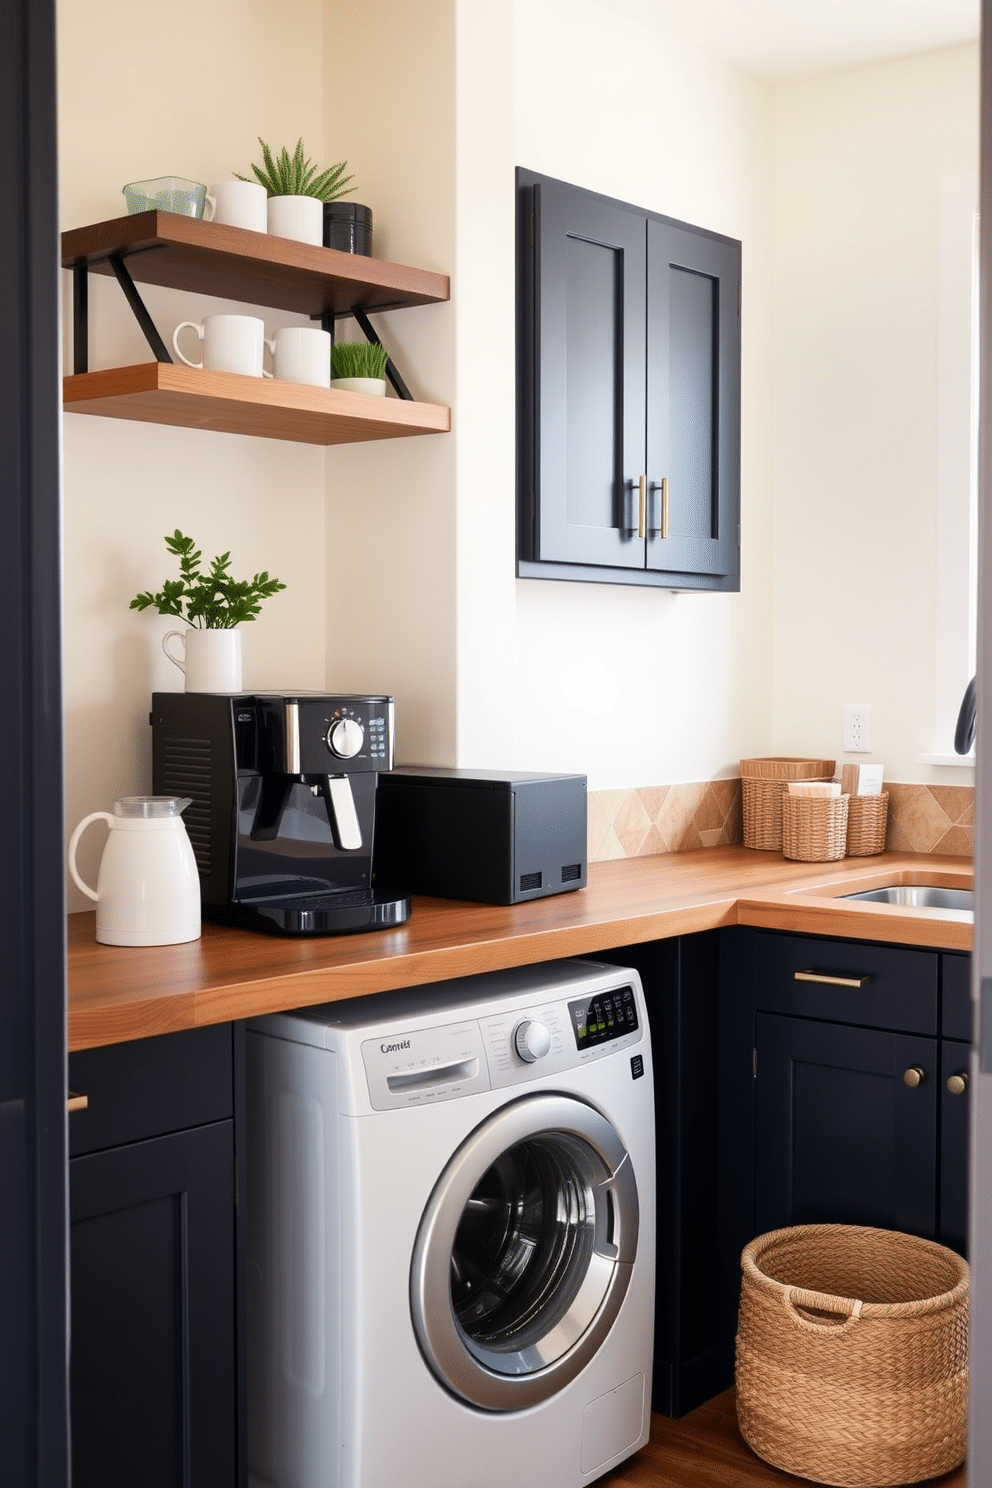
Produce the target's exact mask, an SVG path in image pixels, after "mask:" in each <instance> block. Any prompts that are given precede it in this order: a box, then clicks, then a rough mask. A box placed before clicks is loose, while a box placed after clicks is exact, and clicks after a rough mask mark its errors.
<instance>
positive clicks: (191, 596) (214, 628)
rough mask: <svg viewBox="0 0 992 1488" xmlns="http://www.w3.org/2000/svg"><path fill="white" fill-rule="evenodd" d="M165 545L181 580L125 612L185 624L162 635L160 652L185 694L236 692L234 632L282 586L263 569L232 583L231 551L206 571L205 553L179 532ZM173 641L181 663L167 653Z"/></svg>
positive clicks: (138, 599) (139, 597)
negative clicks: (177, 645) (179, 649)
mask: <svg viewBox="0 0 992 1488" xmlns="http://www.w3.org/2000/svg"><path fill="white" fill-rule="evenodd" d="M165 546H166V547H167V548H168V550H169V552H170V553H172V554H174V555H175V556H176V557H177V558H178V559H179V578H178V579H166V581H165V583H164V584H163V585H162V588H161V589H159V590H158V592H157V593H152V591H151V590H150V589H146V590H144V591H143V592H142V593H140V594H136V595H135V596H134V598H133V599H132V601H131V603H130V606H129V608H130V609H132V610H149V609H155V610H158V612H159V614H160V615H175V616H177V617H178V618H179V619H181V620H185V621H186V624H187V625H188V626H189V629H188V630H185V631H182V630H170V631H167V632H166V634H165V635H164V636H163V637H162V650H163V651H164V652H165V654H166V656H167V657H168V658H169V660H170V661H171V662H173V663H174V665H175V666H177V667H178V668H179V670H180V671H181V672H182V673H183V674H184V676H185V678H186V691H187V692H240V690H241V632H240V630H239V629H238V628H237V627H238V626H240V625H243V624H246V623H247V622H248V621H249V620H254V619H255V617H256V615H258V613H259V611H260V610H261V608H262V601H263V600H264V599H268V598H269V597H270V596H271V595H273V594H276V593H278V591H279V590H280V589H285V587H286V585H285V584H284V583H282V582H281V580H279V579H273V578H270V577H269V574H268V571H267V570H263V572H262V573H257V574H255V575H254V577H253V578H251V579H234V578H232V577H231V574H230V572H229V570H230V567H231V555H230V553H229V552H228V553H220V554H219V555H218V556H217V557H216V558H213V559H211V562H210V567H209V569H207V571H206V572H204V571H203V569H202V567H201V559H202V557H203V554H202V553H201V552H200V550H199V548H197V546H196V544H195V542H194V540H193V538H191V537H186V536H185V535H184V534H183V533H182V532H180V531H179V528H178V527H177V528H176V530H175V532H174V533H173V534H172V536H171V537H167V538H166V539H165ZM173 636H176V637H178V639H179V642H180V644H181V645H182V648H183V657H182V659H180V658H179V657H178V656H176V655H175V654H174V653H173V652H172V651H170V650H169V645H168V643H169V641H170V640H171V638H172V637H173Z"/></svg>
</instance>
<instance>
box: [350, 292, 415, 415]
mask: <svg viewBox="0 0 992 1488" xmlns="http://www.w3.org/2000/svg"><path fill="white" fill-rule="evenodd" d="M351 313H352V315H353V316H354V317H355V320H356V321H357V322H358V325H359V328H360V329H361V331H362V334H363V335H364V337H365V339H366V340H367V341H371V342H372V344H373V345H374V346H381V345H382V342H381V341H380V340H379V337H378V336H377V335H376V333H375V331H374V330H373V329H372V322H371V321H370V320H369V318H368V316H367V315H366V314H365V311H364V310H361V309H359V307H358V306H357V305H356V306H355V308H354V310H352V312H351ZM386 376H387V377H388V378H389V380H390V382H391V383H392V384H393V387H394V388H395V389H396V392H397V394H398V395H399V397H401V398H405V399H406V401H407V402H408V403H412V402H413V401H414V398H413V394H412V393H411V391H410V389H409V388H408V387H407V385H406V383H405V382H404V381H403V379H402V377H401V376H400V374H399V372H397V370H396V368H395V366H394V365H393V360H392V357H387V358H386Z"/></svg>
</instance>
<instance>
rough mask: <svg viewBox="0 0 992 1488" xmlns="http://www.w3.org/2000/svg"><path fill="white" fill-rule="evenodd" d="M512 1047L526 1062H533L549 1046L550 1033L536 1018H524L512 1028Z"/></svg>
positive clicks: (545, 1051)
mask: <svg viewBox="0 0 992 1488" xmlns="http://www.w3.org/2000/svg"><path fill="white" fill-rule="evenodd" d="M513 1047H514V1048H515V1049H516V1051H517V1053H518V1054H519V1055H520V1058H521V1059H523V1060H524V1061H525V1062H526V1063H527V1064H534V1063H535V1062H536V1061H537V1060H538V1059H543V1058H544V1056H545V1054H547V1052H548V1050H549V1049H550V1048H551V1034H550V1033H549V1032H548V1030H547V1029H546V1028H545V1026H544V1024H543V1023H538V1021H537V1020H536V1018H525V1019H524V1021H523V1022H522V1023H518V1024H517V1026H516V1028H515V1029H514V1030H513Z"/></svg>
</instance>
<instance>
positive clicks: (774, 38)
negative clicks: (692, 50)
mask: <svg viewBox="0 0 992 1488" xmlns="http://www.w3.org/2000/svg"><path fill="white" fill-rule="evenodd" d="M601 3H603V4H605V5H607V6H608V7H609V8H610V9H612V10H616V11H618V12H620V13H622V14H624V15H628V16H632V17H634V18H636V19H637V20H639V21H641V22H643V23H644V24H645V25H649V26H656V27H657V28H658V30H659V31H664V32H666V33H667V34H668V35H670V36H675V37H677V38H678V39H679V40H680V41H685V42H688V43H689V44H690V45H692V46H696V47H699V48H700V50H702V51H705V52H709V53H711V54H712V55H714V56H716V57H719V58H721V60H723V61H724V62H728V63H729V64H730V65H731V66H733V67H736V68H739V69H740V70H741V71H743V72H749V73H752V74H753V75H754V76H755V77H759V78H763V79H764V80H765V81H767V82H784V81H785V80H786V79H789V78H798V77H809V76H812V75H814V74H816V73H822V72H834V71H837V70H838V69H841V68H847V67H858V66H861V65H862V64H864V63H868V62H879V61H882V60H883V59H884V58H888V57H902V56H907V55H908V54H909V53H911V52H928V51H933V50H935V49H936V48H938V47H946V46H957V45H960V44H961V43H962V42H969V41H977V39H978V32H979V10H980V0H601Z"/></svg>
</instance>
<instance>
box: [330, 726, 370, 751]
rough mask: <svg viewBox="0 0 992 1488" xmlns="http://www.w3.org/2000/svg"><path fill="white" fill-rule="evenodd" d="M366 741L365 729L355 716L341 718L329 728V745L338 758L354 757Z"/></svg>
mask: <svg viewBox="0 0 992 1488" xmlns="http://www.w3.org/2000/svg"><path fill="white" fill-rule="evenodd" d="M364 743H365V730H364V729H363V728H362V725H361V724H360V723H359V722H358V721H357V720H356V719H354V718H339V719H338V720H337V721H336V722H335V723H332V724H331V726H330V728H329V729H328V730H327V747H328V749H329V750H330V751H331V753H332V754H336V755H337V757H338V759H354V758H355V755H356V754H357V753H358V751H359V750H360V749H361V747H362V745H363V744H364Z"/></svg>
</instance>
